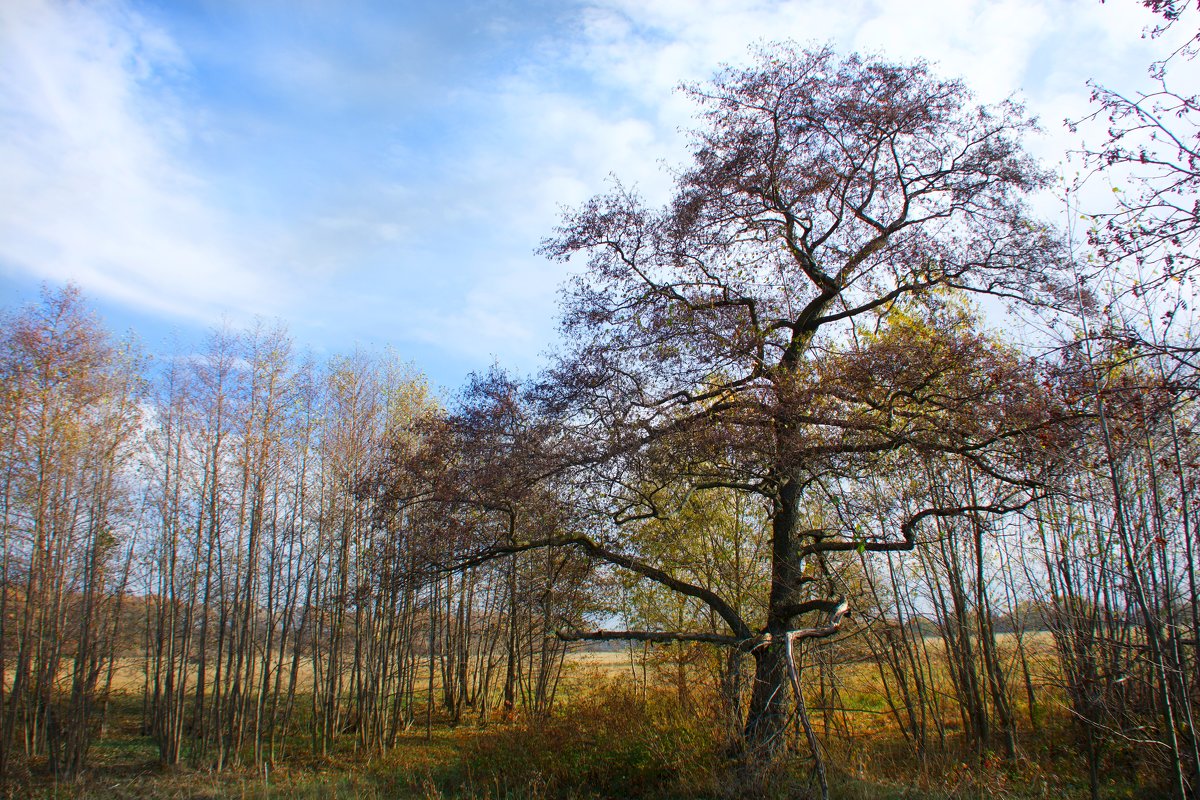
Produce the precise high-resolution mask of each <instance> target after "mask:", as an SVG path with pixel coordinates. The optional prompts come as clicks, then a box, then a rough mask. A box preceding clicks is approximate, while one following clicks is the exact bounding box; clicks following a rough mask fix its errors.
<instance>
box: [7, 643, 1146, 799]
mask: <svg viewBox="0 0 1200 800" xmlns="http://www.w3.org/2000/svg"><path fill="white" fill-rule="evenodd" d="M1001 639H1002V641H1001V645H1002V648H1001V649H1002V653H1003V655H1004V656H1005V659H1006V663H1007V665H1008V667H1009V669H1010V672H1009V674H1010V676H1012V679H1013V680H1014V681H1015V680H1016V679H1017V671H1016V648H1015V641H1014V640H1013V639H1012V637H1010V636H1002V637H1001ZM926 644H927V645H928V646H929V647H930V648H931V652H934V653H937V652H939V651H940V643H939V642H936V641H933V640H930V641H927V642H926ZM1024 644H1025V647H1026V652H1027V655H1028V656H1029V660H1030V663H1031V664H1036V665H1037V675H1036V676H1035V678H1034V681H1035V685H1036V687H1037V689H1038V692H1039V704H1043V703H1044V708H1043V709H1042V713H1043V715H1044V724H1043V725H1042V726H1041V728H1040V730H1039V731H1038V732H1034V731H1032V730H1031V729H1029V726H1028V708H1027V707H1026V705H1025V704H1024V700H1023V699H1022V698H1023V696H1024V695H1023V692H1021V691H1016V690H1015V686H1014V691H1013V693H1012V694H1013V697H1014V700H1015V701H1016V711H1017V714H1018V716H1019V717H1020V718H1022V719H1024V720H1025V723H1024V726H1025V727H1024V728H1023V730H1022V731H1021V739H1020V741H1021V751H1020V754H1019V757H1018V760H1017V761H1016V762H1015V763H1002V762H1000V761H999V760H992V759H991V757H988V759H985V760H982V761H981V760H980V758H979V757H978V756H977V755H973V754H971V753H968V752H962V751H960V750H958V749H956V747H955V745H954V737H955V736H956V735H957V734H958V732H959V729H960V728H961V723H960V717H959V715H958V712H957V709H956V707H955V706H954V705H953V702H952V700H951V699H950V697H949V692H948V690H947V689H948V687H947V686H941V687H938V691H939V693H940V694H941V695H942V696H941V698H940V704H939V708H940V709H941V712H942V715H943V719H942V723H943V727H944V729H945V732H946V735H947V736H948V737H950V741H949V742H948V744H947V745H946V747H945V748H944V749H943V750H941V751H939V753H938V755H937V756H936V757H930V758H927V759H925V760H923V761H918V760H916V759H915V758H914V756H913V754H912V751H911V748H909V747H907V746H906V744H905V740H904V737H903V735H902V734H901V732H900V731H899V729H898V728H897V725H896V723H895V718H894V716H893V714H892V713H891V711H890V709H889V705H888V700H887V697H886V694H885V692H884V690H883V685H882V683H881V680H880V673H879V671H878V669H877V667H876V666H875V665H874V664H873V663H868V662H860V663H850V664H839V665H838V666H837V667H836V668H835V669H834V670H833V671H832V680H831V682H830V683H829V684H828V685H826V686H825V687H824V688H825V691H833V690H834V689H835V688H836V692H837V695H836V696H837V699H838V702H837V703H834V704H832V705H833V706H834V709H833V710H831V711H827V712H824V713H822V712H821V711H818V710H817V708H818V704H817V702H816V699H817V695H816V693H817V692H818V691H819V690H820V688H821V687H820V685H819V681H818V677H819V673H818V671H817V670H816V669H815V667H813V666H812V665H811V664H810V665H809V667H808V669H807V671H806V673H805V678H804V680H805V685H806V691H807V692H809V693H811V694H809V697H808V700H809V702H808V705H809V707H810V709H811V711H810V714H811V716H812V719H813V724H814V726H815V728H816V730H817V732H818V734H819V735H820V736H821V738H822V741H823V742H824V748H825V753H826V757H827V760H828V762H829V764H830V778H831V784H832V786H833V787H834V796H835V797H843V798H851V800H881V799H882V798H944V799H945V800H949V799H950V798H955V799H957V798H962V799H963V800H966V798H984V797H987V798H997V799H999V798H1035V797H1036V798H1046V797H1053V798H1055V800H1071V799H1072V798H1076V797H1078V798H1083V797H1085V796H1086V785H1085V782H1084V781H1083V780H1082V776H1081V769H1080V762H1079V760H1078V758H1077V753H1075V752H1074V751H1073V750H1072V749H1071V747H1070V746H1069V745H1068V744H1066V740H1065V733H1064V731H1065V730H1066V718H1065V716H1064V712H1063V710H1062V703H1061V698H1060V697H1059V696H1058V692H1057V689H1056V686H1057V677H1056V674H1055V670H1056V666H1055V658H1054V653H1053V646H1052V642H1051V640H1050V639H1049V637H1048V636H1044V635H1037V636H1032V637H1027V638H1026V640H1025V642H1024ZM302 673H303V674H302V683H304V686H305V688H307V685H308V682H310V681H311V668H305V669H303V670H302ZM680 674H685V676H686V679H687V682H688V683H687V686H686V690H687V692H686V695H687V697H686V699H681V696H680V694H679V687H678V685H676V681H677V678H678V676H679V675H680ZM946 680H948V679H946ZM143 681H144V671H143V668H142V665H141V663H140V662H139V661H137V660H133V659H126V660H123V661H122V662H120V663H119V664H118V665H117V669H116V671H115V673H114V680H113V689H114V694H113V696H112V702H111V704H110V707H109V719H108V721H107V724H106V727H105V730H104V732H103V735H102V736H101V737H100V738H99V739H98V741H97V744H96V745H95V747H94V748H93V756H92V760H91V761H92V769H91V771H90V773H89V774H88V775H87V776H86V777H85V778H84V779H82V780H80V781H79V782H77V783H75V784H72V785H62V784H55V783H53V782H52V781H50V779H49V778H47V777H45V773H44V771H41V772H39V770H38V769H37V765H32V766H33V767H34V768H33V770H32V772H31V773H30V776H29V779H28V780H23V781H15V782H14V781H10V782H9V784H8V785H7V786H6V787H5V796H7V797H12V798H17V797H28V798H47V800H49V798H54V799H55V800H58V798H62V799H63V800H124V799H125V798H130V799H132V798H144V799H145V800H158V799H160V798H161V799H162V800H167V799H168V798H179V799H180V800H182V798H198V799H199V798H204V799H205V800H232V798H241V799H242V800H245V799H247V798H261V799H262V800H268V799H273V798H291V797H295V798H314V799H315V798H338V799H342V800H383V798H399V799H400V800H403V799H404V798H480V799H482V798H496V800H499V798H530V800H541V799H542V798H573V797H633V796H637V797H656V798H667V797H673V798H684V797H729V796H730V795H731V794H733V793H734V792H733V791H732V790H733V788H734V787H733V786H732V785H731V784H730V781H731V780H732V778H731V777H730V776H731V774H732V773H731V772H730V768H729V762H728V761H727V758H726V755H725V750H724V747H725V744H726V740H725V739H724V738H723V737H722V734H721V730H722V729H721V724H720V722H719V720H718V717H719V712H718V710H717V707H716V706H717V704H716V702H715V693H714V692H713V690H712V681H711V676H709V675H708V674H707V673H706V670H705V668H704V666H703V665H702V664H697V663H692V664H690V665H689V667H688V671H687V672H686V673H680V672H679V670H678V664H677V663H675V662H673V661H672V659H671V658H670V653H669V652H667V651H666V650H665V649H655V648H644V647H642V646H640V645H638V646H635V647H634V648H631V649H625V648H622V649H613V650H605V651H589V650H578V651H576V652H574V653H572V654H571V655H570V657H569V658H568V660H567V662H566V664H565V669H564V674H563V678H562V682H561V685H560V690H559V695H558V702H557V706H556V711H555V713H554V714H553V715H552V716H551V717H549V718H545V717H538V718H524V719H522V718H518V719H516V720H514V721H510V722H499V723H497V722H495V721H489V723H488V724H486V725H481V724H480V723H479V721H478V720H477V719H476V718H475V717H474V716H469V721H465V722H463V723H462V724H459V725H457V726H452V725H451V724H450V720H449V719H448V718H445V717H444V716H443V715H442V714H440V713H438V714H436V715H435V718H434V725H433V727H432V729H431V731H430V732H429V735H428V736H427V735H426V731H425V728H424V726H423V725H417V726H414V728H413V729H410V730H408V731H406V732H405V733H403V734H402V735H401V737H400V740H399V741H398V743H397V746H396V747H394V748H393V749H391V750H389V751H388V752H386V753H384V754H382V755H380V754H370V753H364V752H356V751H355V749H354V748H353V746H351V745H345V746H343V747H342V749H341V750H339V751H337V752H336V753H334V754H332V755H331V756H330V757H328V758H325V759H319V758H314V757H311V756H310V755H307V754H306V753H307V751H306V749H305V746H304V745H303V743H300V744H297V746H295V747H293V748H291V749H290V750H288V751H287V752H289V753H292V755H289V756H287V757H284V758H281V759H279V760H278V761H277V762H276V763H275V764H273V765H270V766H268V767H265V768H263V769H260V770H252V769H234V770H226V771H224V772H222V773H219V774H218V773H214V772H212V771H210V770H208V769H206V768H204V766H203V765H197V764H193V765H189V766H184V767H180V768H177V769H173V770H164V769H162V768H161V767H159V766H158V762H157V750H156V747H155V745H154V742H153V741H152V740H151V739H150V738H149V737H148V736H145V735H144V733H143V731H142V730H141V713H142V701H141V694H142V686H143ZM437 689H438V687H437V686H436V685H435V696H436V690H437ZM424 701H425V698H424V694H423V692H422V694H420V695H419V696H418V702H420V703H424ZM683 702H686V706H687V707H684V706H682V705H681V703H683ZM300 738H303V737H300ZM807 765H808V762H807V760H806V758H804V757H803V754H800V755H797V756H796V757H795V758H794V759H793V762H792V764H791V766H790V767H789V768H788V770H787V771H785V773H784V774H781V775H780V777H779V781H778V785H779V787H780V796H781V797H783V796H803V790H802V787H803V785H804V783H805V780H806V778H807ZM1135 788H1136V787H1135V786H1134V785H1133V783H1132V781H1131V782H1130V783H1129V785H1115V784H1114V785H1111V786H1109V787H1108V791H1107V794H1106V795H1105V796H1106V797H1108V798H1120V797H1133V796H1135V795H1134V794H1133V792H1134V791H1135Z"/></svg>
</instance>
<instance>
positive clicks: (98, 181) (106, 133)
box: [0, 0, 279, 320]
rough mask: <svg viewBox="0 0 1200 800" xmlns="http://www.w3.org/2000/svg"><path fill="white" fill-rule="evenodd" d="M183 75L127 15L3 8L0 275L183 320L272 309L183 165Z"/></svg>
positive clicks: (104, 9)
mask: <svg viewBox="0 0 1200 800" xmlns="http://www.w3.org/2000/svg"><path fill="white" fill-rule="evenodd" d="M184 69H186V63H185V61H184V59H183V56H182V54H181V53H180V51H179V49H178V48H177V47H176V46H175V44H174V43H173V41H172V39H171V37H170V36H169V35H168V34H167V33H166V32H164V31H162V30H160V29H157V28H154V27H153V26H151V25H149V24H148V23H147V22H146V21H145V20H143V19H142V18H140V17H139V16H137V15H136V14H134V13H132V12H131V11H129V10H128V9H127V8H125V7H124V6H122V5H120V4H116V3H56V2H46V1H44V0H17V1H16V2H6V3H2V4H0V186H3V187H4V191H3V192H2V193H0V264H3V265H4V266H5V267H6V268H7V269H9V270H12V269H15V270H19V271H21V272H24V273H27V274H33V275H35V276H38V277H41V278H43V279H47V280H50V281H54V282H64V281H68V280H69V281H75V282H77V283H79V284H80V285H82V286H83V287H84V288H85V289H88V290H90V291H93V292H97V293H100V294H103V295H106V296H109V297H112V298H114V299H117V300H119V301H123V302H127V303H130V304H133V305H135V306H141V307H146V308H151V309H156V310H158V311H160V312H162V313H165V314H171V315H179V316H182V317H185V318H194V319H195V318H199V319H205V320H212V319H216V318H217V317H218V316H219V314H220V313H221V310H223V309H233V310H238V309H245V310H248V311H270V310H271V309H272V303H271V302H270V300H269V298H277V297H278V296H279V293H278V292H276V291H273V290H268V288H267V286H268V281H267V279H265V278H264V277H263V276H260V275H256V274H255V273H253V272H252V271H251V270H250V269H248V268H247V267H246V266H245V262H244V261H243V260H242V259H243V258H244V256H243V255H241V254H238V253H237V252H236V250H235V249H234V248H233V247H232V246H231V245H230V243H229V241H228V235H227V233H226V231H225V226H224V225H223V221H222V219H221V215H220V213H219V212H217V211H214V210H213V209H212V208H211V207H209V206H208V205H206V203H205V202H204V200H203V199H202V198H203V197H204V195H205V190H206V186H205V185H204V182H203V180H202V178H201V177H199V176H197V175H196V174H195V173H193V172H192V171H190V170H189V169H188V168H187V166H186V164H185V163H184V162H183V160H182V159H181V158H180V156H179V155H178V152H179V151H181V150H182V149H183V148H184V147H185V146H186V143H187V140H188V137H189V131H190V128H191V123H190V121H189V120H188V119H187V118H186V116H185V114H186V111H185V110H184V109H182V108H181V107H180V106H179V104H178V103H177V102H176V101H175V99H174V98H173V97H172V96H171V95H170V93H168V92H167V91H165V90H164V88H163V86H164V83H165V82H166V80H168V79H172V78H175V77H178V74H179V73H180V71H181V70H184Z"/></svg>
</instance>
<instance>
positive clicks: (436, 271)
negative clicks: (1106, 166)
mask: <svg viewBox="0 0 1200 800" xmlns="http://www.w3.org/2000/svg"><path fill="white" fill-rule="evenodd" d="M463 3H464V4H465V5H464V7H462V8H458V7H450V6H446V7H441V6H433V5H430V6H423V5H421V4H411V5H410V4H394V3H388V2H374V0H353V2H348V4H323V3H301V4H295V3H287V2H271V0H261V2H255V3H250V4H242V5H237V4H235V5H234V6H230V7H225V6H222V5H220V4H217V5H199V6H195V7H189V9H190V10H187V11H184V10H181V8H180V7H179V6H175V5H173V4H162V3H157V4H156V3H154V2H151V0H107V1H103V0H102V1H101V2H94V3H83V2H75V1H74V0H63V1H62V2H60V1H58V0H8V2H0V186H2V187H3V189H2V190H0V271H3V272H7V273H8V274H9V275H15V274H20V275H35V276H39V277H42V278H46V279H49V280H52V281H63V280H74V281H76V282H79V283H81V284H82V285H83V286H84V287H85V289H88V290H89V291H91V292H93V293H99V294H103V295H105V296H107V297H108V298H111V299H114V300H116V301H119V302H122V303H124V304H126V305H127V306H128V307H130V308H138V309H142V310H146V309H150V310H153V311H155V312H157V313H159V314H162V315H172V316H176V317H182V318H187V319H192V320H197V321H200V322H201V323H210V322H213V321H215V320H218V319H219V318H220V317H221V316H222V315H228V316H230V317H232V318H233V319H234V320H235V321H236V320H238V319H239V318H245V317H247V316H249V315H251V314H253V313H262V314H267V315H278V316H281V317H283V318H285V319H288V320H290V321H292V322H293V324H294V326H295V327H296V328H297V330H298V332H299V333H300V335H301V336H302V337H303V336H306V335H307V336H310V337H311V338H310V341H309V342H308V343H310V344H315V345H321V344H326V345H328V346H330V347H334V348H340V347H344V346H346V345H347V344H348V343H350V342H353V341H355V340H357V341H363V342H373V343H376V344H385V343H391V344H394V345H396V346H397V347H398V348H399V349H400V350H401V351H402V352H405V351H408V352H411V353H412V354H414V355H416V356H417V357H419V358H421V359H427V360H428V361H427V362H426V366H427V368H429V369H430V370H431V371H432V372H435V373H436V372H438V369H439V368H438V366H437V364H436V363H433V362H436V361H437V360H439V359H440V360H442V361H446V362H447V363H449V362H453V363H454V364H456V365H460V366H461V365H468V366H469V365H475V366H482V365H484V364H486V363H487V362H488V361H490V360H491V359H492V358H493V357H499V358H501V359H502V360H504V361H505V362H506V363H515V365H516V366H518V367H519V368H530V367H531V366H533V364H534V363H535V362H536V358H537V354H538V353H539V352H541V351H543V350H545V349H546V348H547V347H548V346H549V345H550V343H551V342H552V340H553V337H554V322H553V319H554V314H555V302H554V301H555V296H556V287H557V285H558V283H559V282H560V281H561V279H562V278H563V277H565V275H564V272H563V270H562V268H561V267H560V266H559V265H556V264H550V263H547V262H546V261H544V260H543V259H541V258H540V257H539V256H537V255H536V254H535V253H534V249H535V248H536V246H537V244H538V242H539V240H540V239H541V238H542V237H544V236H545V235H547V234H548V233H550V232H551V231H552V229H553V226H554V224H555V222H556V220H557V217H558V209H559V208H560V206H562V205H564V204H565V205H571V204H575V203H578V202H580V201H581V200H583V199H585V198H586V197H588V196H589V195H591V194H594V193H596V192H600V191H604V190H605V188H606V185H607V184H606V182H607V181H609V180H610V176H611V175H614V174H615V175H617V176H620V178H621V179H622V181H623V182H625V183H626V184H628V185H636V186H637V187H638V188H639V189H640V191H641V192H642V193H643V194H644V195H645V196H646V198H647V200H648V201H649V202H651V203H656V202H661V201H663V200H665V199H666V198H667V196H668V195H669V192H670V188H671V182H672V177H671V173H670V171H669V170H668V169H665V168H664V166H663V165H664V163H665V164H674V165H677V164H680V163H681V162H683V161H684V160H685V159H686V156H687V141H688V139H687V134H686V129H687V128H688V127H689V126H691V125H692V124H693V120H692V114H693V111H694V109H693V107H692V105H691V103H690V101H689V100H688V99H687V98H686V96H684V95H682V94H680V93H678V92H676V91H675V89H676V87H677V86H678V85H679V84H680V83H681V82H693V81H703V80H704V79H706V78H708V77H709V76H711V74H712V73H713V70H714V69H715V68H716V67H717V66H718V65H719V64H720V63H722V62H727V63H740V62H744V61H745V60H746V58H747V55H748V54H747V48H748V46H749V45H751V44H752V43H754V42H759V41H769V40H773V39H781V38H791V39H795V40H798V41H800V42H802V43H803V42H814V43H821V42H826V41H830V42H833V43H834V44H835V45H836V46H838V47H839V48H841V49H842V50H851V49H863V50H868V51H873V52H879V53H882V54H884V55H886V56H889V57H893V58H901V59H912V58H917V57H923V58H926V59H928V60H930V61H932V62H934V63H935V68H936V69H937V70H938V71H940V72H941V73H942V74H944V75H947V76H962V77H964V78H965V79H966V80H967V82H968V83H969V84H970V85H971V86H972V87H973V88H974V89H975V90H976V91H977V92H978V93H979V95H980V97H981V99H983V100H987V101H992V100H998V99H1000V98H1002V97H1005V96H1007V95H1009V94H1011V93H1012V92H1014V91H1022V92H1023V93H1024V95H1025V97H1026V98H1027V99H1028V100H1029V103H1030V106H1031V108H1032V110H1033V111H1034V112H1035V113H1038V114H1040V115H1041V117H1042V118H1043V122H1044V124H1045V126H1046V128H1047V135H1046V136H1045V137H1043V139H1041V140H1039V141H1037V142H1035V143H1034V146H1035V147H1036V148H1037V149H1038V151H1039V152H1040V153H1041V154H1042V155H1043V156H1044V157H1046V158H1048V159H1050V160H1054V159H1056V158H1059V157H1060V156H1061V154H1062V153H1063V152H1064V150H1065V149H1067V148H1068V147H1070V146H1071V145H1072V144H1073V142H1074V140H1073V139H1072V138H1071V137H1070V136H1069V135H1068V134H1066V132H1065V131H1064V130H1063V129H1062V127H1061V125H1060V124H1059V123H1060V120H1061V119H1063V117H1067V116H1078V115H1079V114H1082V113H1085V112H1086V110H1087V90H1086V88H1085V86H1084V81H1085V80H1086V78H1088V77H1097V78H1100V79H1101V80H1105V81H1108V82H1111V81H1112V79H1113V78H1114V77H1117V76H1128V75H1131V74H1133V75H1135V76H1136V75H1139V74H1141V71H1142V68H1143V66H1144V64H1145V62H1146V61H1147V60H1148V57H1147V55H1146V54H1147V53H1148V52H1149V49H1148V48H1147V47H1146V43H1145V42H1142V41H1141V40H1140V39H1139V38H1138V36H1137V33H1138V31H1139V29H1140V27H1141V26H1142V25H1144V24H1146V22H1148V21H1149V19H1148V17H1147V15H1146V13H1145V11H1144V10H1143V9H1141V8H1139V7H1137V5H1136V4H1133V3H1109V4H1105V5H1101V4H1098V3H1085V4H1080V3H1078V2H1072V0H923V2H916V3H909V4H903V5H897V4H895V3H888V2H884V1H883V0H845V2H841V3H837V4H830V3H827V2H818V1H817V0H655V2H651V3H647V2H645V0H573V2H563V1H562V0H520V2H517V3H514V4H511V5H503V7H502V8H501V7H497V6H496V5H495V4H493V3H490V2H489V1H488V0H463ZM457 368H458V367H456V369H457ZM438 379H439V380H445V381H448V382H454V381H455V380H457V377H456V376H454V375H441V376H438Z"/></svg>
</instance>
